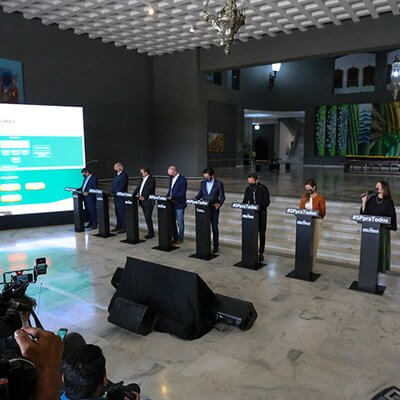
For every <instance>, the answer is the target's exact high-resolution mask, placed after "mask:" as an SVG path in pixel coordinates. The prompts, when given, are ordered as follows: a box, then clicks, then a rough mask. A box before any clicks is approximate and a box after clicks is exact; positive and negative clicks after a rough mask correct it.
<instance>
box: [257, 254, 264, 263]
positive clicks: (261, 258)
mask: <svg viewBox="0 0 400 400" xmlns="http://www.w3.org/2000/svg"><path fill="white" fill-rule="evenodd" d="M263 261H264V254H263V253H260V254H259V255H258V262H263Z"/></svg>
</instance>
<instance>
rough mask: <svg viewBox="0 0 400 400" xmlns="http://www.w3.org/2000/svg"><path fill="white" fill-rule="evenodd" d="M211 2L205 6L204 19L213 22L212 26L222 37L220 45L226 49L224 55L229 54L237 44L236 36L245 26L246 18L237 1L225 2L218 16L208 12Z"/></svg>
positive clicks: (226, 0)
mask: <svg viewBox="0 0 400 400" xmlns="http://www.w3.org/2000/svg"><path fill="white" fill-rule="evenodd" d="M208 3H209V0H207V3H206V4H205V6H204V8H205V10H204V13H203V18H204V20H205V21H207V22H208V21H211V24H212V26H213V27H214V28H215V29H216V30H217V31H218V32H219V34H220V35H221V41H220V45H221V46H223V47H224V53H225V54H226V55H228V54H229V52H230V50H231V46H232V45H233V43H234V42H235V35H236V33H237V32H238V31H239V29H240V28H241V27H242V26H243V25H244V24H245V20H246V17H245V16H244V14H242V13H241V12H240V11H239V10H238V7H237V4H236V0H225V6H224V8H222V10H221V11H219V12H217V14H216V15H215V14H213V13H211V12H209V11H207V6H208Z"/></svg>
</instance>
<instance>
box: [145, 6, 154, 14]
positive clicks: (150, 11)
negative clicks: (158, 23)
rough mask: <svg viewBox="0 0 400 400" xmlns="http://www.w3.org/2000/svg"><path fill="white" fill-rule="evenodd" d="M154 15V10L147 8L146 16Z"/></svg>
mask: <svg viewBox="0 0 400 400" xmlns="http://www.w3.org/2000/svg"><path fill="white" fill-rule="evenodd" d="M155 13H156V10H155V9H154V8H153V7H152V6H149V7H148V8H147V14H149V15H150V16H153V15H154V14H155Z"/></svg>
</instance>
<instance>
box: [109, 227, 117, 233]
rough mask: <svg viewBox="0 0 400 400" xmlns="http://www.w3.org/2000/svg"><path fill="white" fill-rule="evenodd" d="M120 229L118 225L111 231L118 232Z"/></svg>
mask: <svg viewBox="0 0 400 400" xmlns="http://www.w3.org/2000/svg"><path fill="white" fill-rule="evenodd" d="M118 231H119V228H118V227H115V228H114V229H111V232H118Z"/></svg>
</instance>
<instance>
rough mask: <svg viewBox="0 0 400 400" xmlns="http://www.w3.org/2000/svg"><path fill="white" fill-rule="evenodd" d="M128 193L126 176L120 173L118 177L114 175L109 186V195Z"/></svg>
mask: <svg viewBox="0 0 400 400" xmlns="http://www.w3.org/2000/svg"><path fill="white" fill-rule="evenodd" d="M127 191H128V174H127V173H126V172H125V171H122V172H121V173H120V174H119V175H117V174H115V176H114V179H113V181H112V184H111V194H114V195H115V194H116V193H117V192H127Z"/></svg>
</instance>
